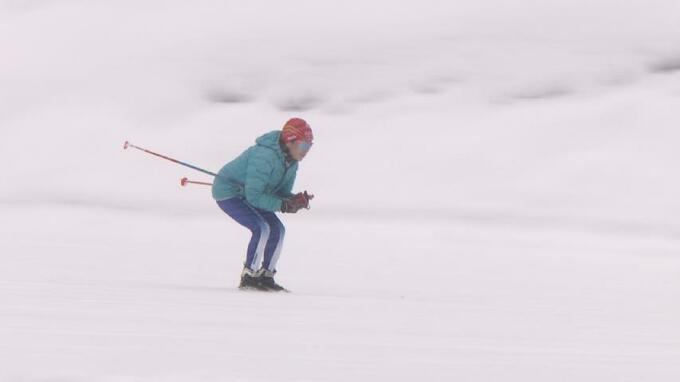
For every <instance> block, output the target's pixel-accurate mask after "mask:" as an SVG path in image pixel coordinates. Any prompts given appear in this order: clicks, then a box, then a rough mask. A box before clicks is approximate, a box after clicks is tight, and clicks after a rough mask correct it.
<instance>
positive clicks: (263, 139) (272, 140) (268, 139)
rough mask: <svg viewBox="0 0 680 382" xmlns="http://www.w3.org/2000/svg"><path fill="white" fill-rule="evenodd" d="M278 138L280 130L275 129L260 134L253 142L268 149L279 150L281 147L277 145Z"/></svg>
mask: <svg viewBox="0 0 680 382" xmlns="http://www.w3.org/2000/svg"><path fill="white" fill-rule="evenodd" d="M279 139H281V132H280V131H278V130H275V131H270V132H268V133H267V134H264V135H262V136H260V137H259V138H257V139H256V140H255V143H257V144H258V145H260V146H265V147H268V148H270V149H274V150H276V151H281V147H280V146H279Z"/></svg>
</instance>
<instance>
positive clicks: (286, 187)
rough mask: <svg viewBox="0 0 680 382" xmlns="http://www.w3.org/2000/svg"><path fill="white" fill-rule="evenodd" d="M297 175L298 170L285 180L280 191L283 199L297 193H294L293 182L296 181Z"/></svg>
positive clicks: (279, 193)
mask: <svg viewBox="0 0 680 382" xmlns="http://www.w3.org/2000/svg"><path fill="white" fill-rule="evenodd" d="M296 177H297V172H295V173H294V174H293V176H291V177H290V179H289V180H288V181H287V182H285V183H284V184H283V185H281V188H280V191H279V192H278V195H279V196H281V197H282V198H283V199H290V198H292V197H293V196H295V194H294V193H293V184H294V183H295V178H296Z"/></svg>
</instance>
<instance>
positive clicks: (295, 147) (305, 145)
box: [287, 141, 312, 162]
mask: <svg viewBox="0 0 680 382" xmlns="http://www.w3.org/2000/svg"><path fill="white" fill-rule="evenodd" d="M287 146H288V151H289V152H290V156H292V157H293V159H295V160H296V161H298V162H299V161H301V160H302V159H304V157H305V155H307V153H308V152H309V149H310V148H312V143H311V142H305V141H293V142H290V143H288V144H287Z"/></svg>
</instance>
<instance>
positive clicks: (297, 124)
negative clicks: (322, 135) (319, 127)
mask: <svg viewBox="0 0 680 382" xmlns="http://www.w3.org/2000/svg"><path fill="white" fill-rule="evenodd" d="M313 140H314V134H312V128H311V127H310V126H309V124H308V123H307V122H306V121H305V120H304V119H302V118H291V119H289V120H288V122H286V124H285V125H283V130H281V141H282V142H284V143H288V142H293V141H305V142H308V143H312V141H313Z"/></svg>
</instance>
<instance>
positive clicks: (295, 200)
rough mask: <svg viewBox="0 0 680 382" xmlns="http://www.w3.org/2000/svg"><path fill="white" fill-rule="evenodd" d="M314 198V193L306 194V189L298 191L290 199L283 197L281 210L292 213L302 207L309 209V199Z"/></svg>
mask: <svg viewBox="0 0 680 382" xmlns="http://www.w3.org/2000/svg"><path fill="white" fill-rule="evenodd" d="M312 199H314V195H311V194H308V193H307V191H305V192H299V193H298V194H297V195H295V196H293V197H292V198H290V199H285V200H284V201H283V204H282V205H281V212H284V213H290V214H294V213H296V212H298V211H299V210H301V209H302V208H307V209H309V201H310V200H312Z"/></svg>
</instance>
